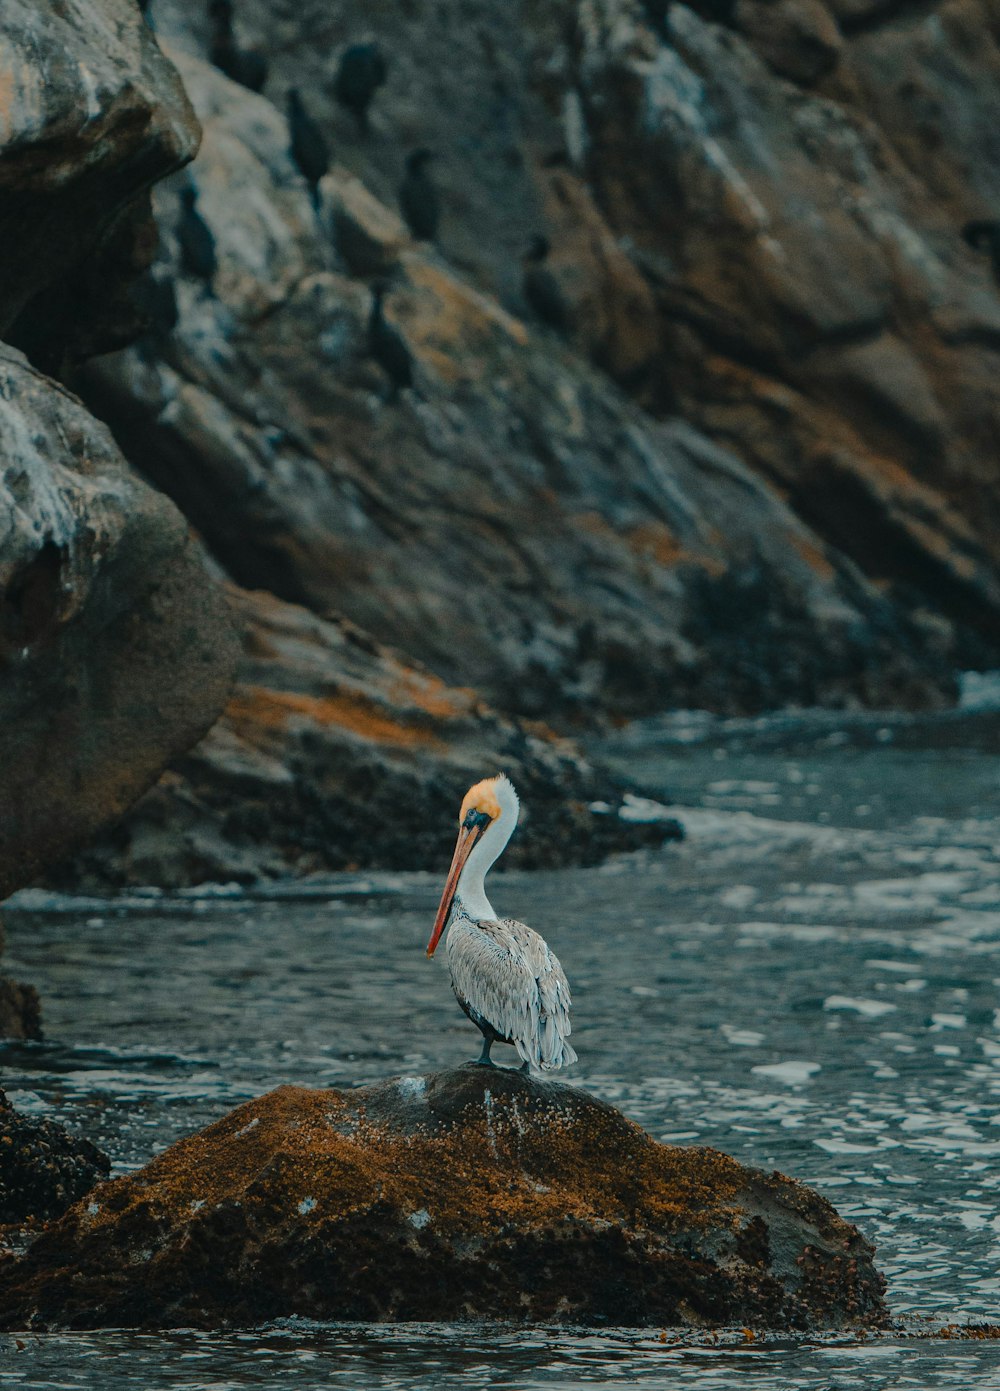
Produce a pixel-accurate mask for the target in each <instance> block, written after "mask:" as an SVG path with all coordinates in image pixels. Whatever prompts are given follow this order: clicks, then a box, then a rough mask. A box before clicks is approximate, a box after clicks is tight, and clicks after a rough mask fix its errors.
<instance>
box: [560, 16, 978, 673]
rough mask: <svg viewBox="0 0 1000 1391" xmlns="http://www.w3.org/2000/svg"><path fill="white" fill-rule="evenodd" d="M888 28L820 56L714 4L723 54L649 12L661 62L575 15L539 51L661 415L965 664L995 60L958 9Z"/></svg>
mask: <svg viewBox="0 0 1000 1391" xmlns="http://www.w3.org/2000/svg"><path fill="white" fill-rule="evenodd" d="M572 8H574V9H575V7H572ZM839 12H840V11H838V13H839ZM867 13H868V14H869V16H870V17H871V16H873V15H874V14H875V11H874V10H869V11H868V12H867ZM909 13H910V12H909V11H908V10H905V11H903V12H901V13H900V11H899V7H898V6H892V7H883V8H882V10H881V12H880V22H884V27H877V26H876V28H874V29H873V30H872V32H870V33H869V32H868V31H867V29H865V32H864V35H863V37H860V36H859V37H858V38H856V39H853V40H852V41H851V42H850V43H847V44H845V43H841V41H840V40H839V39H838V37H837V35H836V34H835V33H834V32H833V31H832V29H831V27H830V20H829V16H828V14H827V12H826V11H825V10H824V9H823V7H822V6H820V5H818V4H813V3H812V0H808V3H807V0H801V2H800V0H787V3H785V0H781V3H776V4H765V3H758V0H739V3H738V4H737V5H736V7H735V10H734V17H733V22H734V24H735V25H736V26H737V27H738V28H740V27H742V28H743V29H744V31H745V32H746V34H747V35H748V41H747V42H744V41H743V40H742V39H740V38H738V37H736V36H734V34H733V33H732V32H731V31H729V30H727V29H723V28H721V27H720V26H719V25H716V24H712V23H707V22H705V20H703V19H702V18H701V17H699V16H698V15H696V14H694V13H693V12H692V10H691V9H690V8H688V7H687V6H685V5H674V6H672V7H671V8H670V10H669V14H668V15H667V17H666V19H665V21H664V31H663V38H662V40H661V39H657V38H656V37H654V36H653V35H652V34H651V32H650V30H649V28H648V26H647V25H645V24H644V23H642V22H641V21H640V16H639V13H638V10H637V8H636V6H635V5H633V4H632V3H630V0H609V3H608V5H607V6H604V7H596V8H595V9H592V8H591V7H581V8H580V9H579V11H578V12H577V15H576V25H575V37H576V42H575V45H574V46H573V47H572V50H570V49H569V48H568V47H566V40H565V38H564V37H562V36H559V37H557V36H556V24H555V20H554V19H553V21H552V22H551V23H550V25H549V26H548V34H549V37H550V41H551V42H552V43H553V44H558V45H559V51H560V53H561V54H564V55H565V65H564V67H563V69H562V71H563V72H564V74H565V75H564V77H563V79H562V80H563V81H564V82H565V83H566V84H567V85H572V86H574V88H575V90H576V91H577V92H578V93H579V98H580V103H581V113H582V115H581V119H582V122H583V124H584V126H585V128H586V131H587V169H588V172H589V173H590V174H591V177H592V187H593V193H594V198H595V202H596V204H597V206H598V207H599V209H600V210H601V212H602V213H603V215H604V216H605V218H606V219H607V220H608V222H609V223H610V224H611V226H612V228H613V229H614V231H615V233H616V234H617V236H618V237H619V239H620V242H621V243H622V244H630V245H631V246H632V247H634V248H635V253H634V254H635V256H636V258H637V260H638V262H639V264H640V265H642V266H644V267H645V268H646V270H647V273H648V275H649V276H650V277H651V278H652V279H653V281H654V283H655V285H656V289H657V294H658V299H659V304H660V310H661V318H662V324H663V333H664V339H665V343H666V350H667V351H668V352H669V353H670V354H671V355H672V357H673V359H674V363H675V371H674V376H673V383H674V387H675V391H676V393H677V398H678V401H679V403H680V407H681V409H682V410H683V412H684V414H685V415H686V416H687V418H688V419H689V420H690V421H691V422H692V424H697V425H698V426H700V427H701V428H702V429H704V430H706V431H707V432H709V433H710V434H712V435H714V436H715V437H716V438H722V439H725V440H726V441H727V442H730V443H731V444H732V446H733V447H734V448H735V449H736V451H737V452H739V453H740V454H741V455H742V457H743V458H744V460H745V461H746V462H747V463H749V464H750V465H751V466H752V467H753V468H755V469H756V470H757V471H758V472H759V473H761V474H762V475H763V476H765V477H767V478H769V479H771V480H773V481H774V482H775V483H776V484H777V485H778V486H779V487H780V488H781V489H782V491H783V495H784V496H785V497H786V498H787V499H788V501H789V504H790V505H791V507H792V508H793V510H794V511H795V512H796V513H797V515H798V516H799V517H800V518H801V519H802V520H803V521H804V522H806V523H807V524H808V525H809V526H810V527H811V528H812V529H813V530H814V531H815V532H816V533H817V534H818V535H819V536H820V537H821V538H822V539H823V541H824V542H825V543H827V544H828V545H831V546H832V547H833V548H834V549H836V550H837V551H839V552H840V553H841V554H843V555H846V556H849V557H850V558H851V559H852V560H853V561H854V562H855V563H856V564H857V566H858V567H859V568H860V569H861V571H862V572H863V573H864V574H865V575H866V577H868V578H869V579H870V580H872V581H874V582H875V583H877V584H879V585H881V587H882V589H883V592H885V593H886V594H887V596H888V597H890V599H891V601H892V602H893V604H894V605H896V606H898V607H901V608H904V609H908V610H909V611H910V612H911V614H914V615H916V614H917V612H918V611H919V609H920V608H921V607H923V608H925V609H926V610H928V611H936V613H937V614H938V615H940V616H942V617H944V618H945V619H946V620H947V621H948V622H950V623H951V624H952V625H953V631H952V636H951V639H950V644H949V645H950V648H951V651H952V653H953V654H954V655H953V658H952V660H954V661H956V662H958V663H961V662H963V661H964V662H968V663H970V664H982V663H986V664H990V663H992V662H993V660H994V659H993V657H992V656H989V655H988V654H989V653H993V652H995V651H996V650H997V644H998V640H1000V587H998V579H997V571H998V562H1000V488H998V487H997V486H996V472H995V469H994V467H993V463H992V457H993V452H994V451H993V447H992V444H990V443H988V441H992V440H993V439H994V438H995V436H996V433H997V429H998V427H1000V405H998V397H997V393H996V391H995V390H994V388H993V383H994V380H995V349H996V344H997V343H998V342H1000V301H998V299H997V295H996V292H995V289H991V288H990V287H989V286H988V285H987V284H986V283H985V282H986V281H987V279H988V268H987V267H985V266H981V265H972V264H970V262H971V260H972V258H971V257H970V256H969V254H968V252H967V249H966V248H965V247H964V246H963V245H962V242H961V238H960V236H959V229H960V228H961V226H962V225H963V223H964V222H965V220H966V218H967V217H969V216H974V215H983V216H985V215H987V214H986V213H985V211H982V210H983V209H984V208H985V205H986V203H989V204H990V206H992V207H994V208H995V207H996V205H997V202H998V199H1000V162H998V161H997V159H996V158H995V157H993V156H988V157H981V156H980V155H979V154H977V155H976V156H974V157H970V155H969V153H968V152H970V151H973V150H976V151H981V150H983V149H986V148H992V146H991V143H990V142H991V139H992V137H991V135H990V134H989V133H988V129H989V128H990V123H991V122H992V121H993V112H994V111H995V106H996V101H997V98H998V95H1000V61H998V59H997V56H996V52H995V50H994V48H993V47H992V46H991V45H987V44H981V43H979V42H977V40H976V38H975V37H974V35H975V34H981V33H982V25H983V23H984V20H983V18H982V13H983V12H982V9H981V6H979V5H978V4H976V3H975V0H957V3H954V4H949V5H946V6H945V7H944V10H943V11H942V22H941V23H940V24H938V23H937V22H935V23H934V24H933V25H931V24H927V25H924V24H917V23H910V22H908V19H907V17H908V15H909ZM897 15H900V19H901V22H900V23H898V24H896V23H893V20H894V18H895V17H896V16H897ZM598 16H600V17H598ZM612 16H613V17H614V19H613V22H612V18H611V17H612ZM944 16H946V19H945V18H944ZM862 27H864V26H862ZM842 28H843V29H844V30H845V32H846V31H848V30H850V29H851V25H850V24H848V23H847V22H846V20H842ZM854 32H857V33H859V35H860V31H859V30H857V31H854ZM754 50H756V52H755V51H754ZM824 55H825V56H824ZM761 58H763V59H764V60H765V61H764V62H762V61H761ZM835 59H836V60H837V64H836V67H835V68H832V66H831V65H832V63H833V62H834V60H835ZM553 61H554V60H553ZM765 62H766V64H767V65H768V66H765ZM771 68H777V69H778V70H779V71H783V72H786V73H787V74H788V75H790V76H793V77H795V78H796V80H797V81H801V82H806V83H809V82H814V81H816V80H817V79H818V78H822V82H823V84H824V85H823V90H822V94H820V93H819V92H817V93H816V94H809V93H803V92H802V91H800V90H798V89H797V88H795V87H793V86H791V85H790V84H788V83H783V82H775V80H774V77H773V74H772V71H771V70H770V69H771ZM541 80H542V79H541V77H540V78H539V81H541ZM623 151H628V152H629V157H628V158H627V159H626V158H623V157H622V152H623ZM987 188H988V189H989V193H986V192H985V190H986V189H987ZM974 206H975V208H976V209H978V210H979V212H978V213H977V212H975V211H973V207H974ZM991 345H992V346H991ZM834 461H835V462H834ZM848 479H849V480H850V481H847V480H848ZM989 479H992V480H993V482H992V483H991V482H989V481H988V480H989ZM834 494H836V495H837V497H836V502H835V504H834V505H833V506H832V507H831V505H830V504H831V499H832V496H833V495H834ZM846 516H849V518H850V521H849V522H848V523H847V525H846V526H845V525H844V522H845V519H846ZM848 533H849V534H848Z"/></svg>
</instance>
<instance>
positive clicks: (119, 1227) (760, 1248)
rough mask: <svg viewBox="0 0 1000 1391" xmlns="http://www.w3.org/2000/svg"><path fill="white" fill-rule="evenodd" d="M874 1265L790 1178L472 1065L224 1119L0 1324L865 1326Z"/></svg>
mask: <svg viewBox="0 0 1000 1391" xmlns="http://www.w3.org/2000/svg"><path fill="white" fill-rule="evenodd" d="M872 1256H873V1252H872V1248H871V1246H870V1245H869V1244H868V1242H867V1241H865V1240H864V1238H863V1237H862V1236H861V1235H860V1234H859V1233H858V1231H857V1229H856V1228H855V1227H853V1226H851V1225H850V1224H849V1223H847V1222H845V1221H844V1220H843V1219H842V1218H840V1217H838V1215H837V1213H836V1212H835V1211H834V1209H833V1208H832V1207H831V1206H830V1204H829V1203H828V1202H826V1201H825V1199H823V1198H820V1197H819V1196H818V1195H817V1194H815V1193H814V1192H812V1191H811V1190H810V1189H808V1188H806V1187H804V1186H803V1185H802V1184H799V1183H796V1182H795V1181H794V1180H792V1179H789V1178H785V1177H784V1176H783V1175H781V1174H778V1173H771V1174H766V1173H763V1172H762V1171H760V1170H757V1169H751V1168H747V1167H745V1166H744V1165H742V1164H739V1163H737V1161H736V1160H734V1159H731V1158H729V1157H728V1156H727V1155H724V1154H721V1153H719V1152H718V1151H716V1150H710V1149H701V1148H680V1147H677V1146H670V1145H662V1144H658V1143H657V1142H656V1141H654V1140H652V1139H651V1138H650V1137H649V1136H648V1135H647V1134H646V1133H645V1132H644V1131H643V1130H641V1129H640V1128H639V1126H637V1125H635V1124H634V1123H633V1122H632V1121H629V1120H627V1119H626V1118H625V1117H624V1116H623V1115H622V1114H621V1113H620V1112H618V1111H617V1110H615V1108H614V1107H612V1106H610V1105H608V1103H606V1102H604V1101H601V1100H599V1099H597V1098H596V1097H593V1096H591V1095H589V1094H588V1093H587V1092H584V1091H580V1090H577V1089H575V1088H571V1087H567V1086H562V1085H558V1084H555V1083H551V1082H540V1081H536V1080H534V1079H533V1078H529V1077H527V1076H525V1075H524V1074H523V1073H520V1072H514V1071H508V1070H501V1069H487V1068H481V1067H477V1066H475V1065H469V1066H466V1067H462V1068H458V1069H455V1070H452V1071H449V1072H443V1073H437V1074H434V1075H431V1076H427V1077H401V1078H396V1079H394V1080H392V1081H388V1082H384V1083H381V1084H379V1085H377V1086H372V1087H364V1088H361V1089H359V1090H357V1091H350V1092H337V1091H312V1090H308V1089H306V1088H304V1087H291V1086H287V1087H280V1088H279V1089H278V1090H277V1091H274V1092H271V1093H269V1094H268V1095H267V1096H263V1097H261V1098H259V1099H258V1100H256V1101H251V1102H248V1103H247V1104H246V1105H243V1106H240V1107H239V1108H237V1110H235V1111H233V1112H231V1113H230V1114H229V1115H228V1116H226V1117H225V1118H224V1119H223V1120H221V1121H218V1122H217V1123H216V1124H214V1125H212V1126H209V1127H208V1129H206V1130H204V1131H202V1132H200V1133H199V1134H197V1135H194V1136H192V1137H190V1138H189V1139H186V1140H182V1141H181V1142H180V1143H178V1144H176V1145H173V1146H172V1147H171V1148H170V1149H168V1150H166V1151H165V1152H164V1153H163V1154H161V1155H158V1156H157V1158H156V1159H154V1160H153V1161H152V1163H150V1164H149V1165H147V1166H146V1168H145V1169H142V1170H140V1171H139V1172H138V1173H136V1174H132V1175H128V1176H126V1177H124V1178H120V1179H116V1180H115V1181H114V1182H112V1183H108V1184H105V1185H104V1186H102V1187H101V1188H99V1189H98V1190H97V1191H96V1192H94V1193H92V1194H91V1195H90V1196H89V1198H88V1200H87V1202H86V1203H78V1204H77V1205H76V1207H74V1208H73V1209H72V1210H71V1211H70V1212H69V1213H67V1214H66V1215H65V1217H64V1218H63V1219H62V1220H61V1221H60V1222H59V1223H58V1224H56V1225H55V1226H53V1227H52V1228H50V1229H49V1230H48V1231H47V1232H46V1233H45V1234H44V1235H43V1236H41V1237H40V1238H39V1239H38V1241H36V1243H35V1244H34V1246H32V1247H31V1248H30V1250H29V1251H28V1253H27V1255H26V1256H25V1257H24V1258H23V1259H22V1260H21V1261H20V1262H17V1263H13V1262H12V1263H10V1264H8V1265H7V1266H6V1267H4V1268H3V1269H2V1270H0V1308H2V1310H3V1313H2V1316H0V1317H2V1321H3V1326H5V1327H8V1328H14V1327H20V1328H23V1327H26V1326H30V1327H36V1328H57V1327H70V1328H85V1327H105V1326H114V1327H169V1326H177V1325H184V1326H189V1327H190V1326H200V1327H215V1328H218V1327H238V1326H247V1325H252V1324H256V1323H259V1322H261V1321H263V1320H266V1319H273V1318H277V1317H281V1316H286V1315H293V1314H295V1315H301V1316H307V1317H313V1318H325V1319H330V1318H338V1319H364V1320H407V1319H472V1318H480V1317H485V1316H489V1317H494V1318H504V1319H512V1320H524V1321H539V1320H546V1321H548V1320H554V1321H559V1320H562V1321H570V1322H573V1323H589V1322H606V1321H610V1322H611V1323H614V1324H646V1323H658V1324H661V1325H662V1324H687V1325H702V1326H706V1325H708V1326H719V1325H726V1324H737V1325H747V1324H749V1325H752V1326H755V1327H761V1328H762V1327H776V1328H784V1327H790V1328H800V1329H801V1328H812V1327H823V1328H830V1327H844V1326H849V1325H876V1324H878V1323H880V1322H881V1321H882V1319H883V1318H884V1316H885V1307H884V1305H883V1302H882V1289H883V1282H882V1279H881V1277H880V1276H879V1274H878V1272H877V1271H876V1269H875V1266H874V1264H873V1260H872ZM140 1267H141V1277H140V1276H139V1275H138V1273H137V1272H138V1271H139V1269H140Z"/></svg>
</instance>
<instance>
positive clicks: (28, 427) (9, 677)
mask: <svg viewBox="0 0 1000 1391" xmlns="http://www.w3.org/2000/svg"><path fill="white" fill-rule="evenodd" d="M0 458H2V460H3V472H2V474H0V528H2V533H3V535H4V543H3V547H2V550H0V669H2V672H3V680H2V681H0V767H2V769H3V794H4V812H3V816H2V818H0V898H4V897H6V896H7V894H9V893H11V892H13V890H14V889H16V888H18V887H19V886H21V885H23V884H27V883H30V882H31V880H32V879H33V878H34V877H36V876H37V874H38V873H39V872H40V871H41V870H42V869H43V868H44V867H45V866H47V865H49V864H51V863H53V862H55V861H56V860H57V859H59V858H61V857H62V856H63V855H65V854H66V853H67V851H68V850H70V849H72V848H74V847H75V846H76V845H77V844H79V843H80V842H81V841H83V840H84V839H85V838H86V837H87V836H88V835H90V834H92V833H93V831H94V830H95V829H96V828H97V827H100V826H102V825H105V824H106V823H107V822H109V821H111V820H113V819H114V818H115V817H117V816H119V815H121V813H122V812H123V811H124V810H125V809H126V808H127V807H128V806H129V805H130V804H131V803H132V802H133V801H134V800H135V799H136V798H137V797H138V796H139V795H140V793H142V792H143V791H144V790H145V789H146V787H148V786H149V784H150V783H151V782H153V781H154V780H155V778H156V777H158V775H159V773H160V771H161V770H162V768H163V766H164V765H165V764H166V763H167V761H168V760H169V759H170V757H171V756H172V755H174V754H176V753H178V752H179V751H180V750H182V749H184V748H186V747H188V746H189V745H190V744H191V743H193V742H194V741H195V740H196V739H197V738H198V737H199V735H200V734H201V733H203V732H204V730H205V729H206V728H207V726H208V725H209V724H210V723H211V722H212V720H213V719H214V718H215V716H216V715H217V713H218V711H219V710H220V709H221V708H222V705H223V703H224V701H225V698H226V693H227V690H228V686H229V681H230V677H231V672H232V667H233V663H234V660H235V650H234V639H233V636H232V631H231V627H230V624H229V620H228V617H227V614H226V611H225V604H224V601H223V599H222V597H221V595H220V594H219V592H218V591H217V590H216V589H215V588H214V587H213V585H212V584H211V582H210V581H209V579H208V576H207V574H206V571H205V567H204V562H203V560H202V558H201V555H200V554H199V551H198V549H197V547H196V546H195V545H194V543H193V542H192V541H191V539H190V537H189V534H188V529H187V525H186V523H185V522H184V519H183V518H182V517H181V516H180V514H179V513H178V512H177V510H176V509H175V508H174V507H173V506H172V505H171V503H169V502H168V501H167V499H166V498H164V497H162V496H160V495H159V494H157V493H154V492H153V491H152V490H151V489H150V488H148V487H147V486H146V485H145V484H143V483H141V482H140V481H138V480H137V479H135V478H134V477H133V476H131V475H130V474H129V472H128V470H127V468H126V466H125V463H124V460H123V459H122V457H121V455H120V454H119V453H118V451H117V449H116V448H115V445H114V442H113V440H112V439H111V437H110V435H109V434H108V432H107V430H106V429H105V428H104V427H103V426H101V425H99V424H98V423H97V422H96V421H95V420H93V419H92V418H91V417H90V416H88V415H87V413H86V411H84V410H83V408H82V407H81V405H80V403H79V402H78V401H77V400H76V399H75V398H74V397H73V396H71V395H70V394H69V393H68V392H67V391H65V390H62V389H60V388H59V387H57V386H56V385H55V384H54V383H53V382H51V381H49V380H48V379H47V378H45V377H43V376H41V374H40V373H38V372H37V371H35V370H34V369H33V368H32V367H31V366H29V364H28V363H27V362H26V361H25V359H24V358H23V357H22V356H21V355H20V354H19V353H16V352H14V351H13V350H12V349H10V348H5V347H3V346H2V345H0Z"/></svg>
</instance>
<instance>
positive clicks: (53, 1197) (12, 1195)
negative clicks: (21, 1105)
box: [0, 1092, 111, 1223]
mask: <svg viewBox="0 0 1000 1391" xmlns="http://www.w3.org/2000/svg"><path fill="white" fill-rule="evenodd" d="M110 1169H111V1163H110V1161H109V1159H108V1157H107V1155H105V1154H102V1153H101V1151H100V1150H99V1149H97V1147H96V1146H95V1145H92V1144H91V1143H90V1141H89V1140H85V1139H84V1138H83V1137H82V1136H80V1135H70V1134H69V1132H68V1131H66V1130H64V1129H63V1127H62V1126H61V1125H56V1124H55V1122H54V1121H38V1120H32V1119H31V1118H30V1117H28V1116H22V1115H19V1114H18V1112H17V1111H15V1110H14V1108H13V1107H12V1106H11V1105H10V1103H9V1102H8V1100H7V1098H6V1097H5V1096H4V1094H3V1092H0V1223H22V1222H44V1221H47V1220H48V1219H50V1218H53V1217H59V1216H61V1215H62V1213H64V1212H65V1211H66V1209H67V1208H68V1207H69V1206H70V1205H71V1204H72V1203H75V1202H76V1201H77V1200H78V1199H80V1198H82V1197H83V1195H84V1194H85V1193H89V1192H90V1190H91V1189H92V1188H93V1186H94V1184H95V1183H97V1182H99V1181H100V1180H101V1179H104V1178H107V1176H108V1173H109V1171H110Z"/></svg>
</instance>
